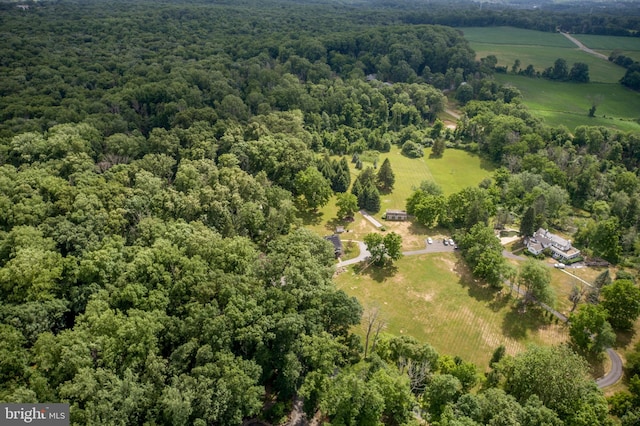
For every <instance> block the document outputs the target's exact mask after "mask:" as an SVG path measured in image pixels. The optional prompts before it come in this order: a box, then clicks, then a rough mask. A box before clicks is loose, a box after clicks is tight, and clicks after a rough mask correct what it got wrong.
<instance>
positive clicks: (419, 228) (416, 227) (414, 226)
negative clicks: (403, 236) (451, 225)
mask: <svg viewBox="0 0 640 426" xmlns="http://www.w3.org/2000/svg"><path fill="white" fill-rule="evenodd" d="M407 230H408V231H409V232H410V233H411V234H412V235H424V234H427V233H428V232H429V228H427V227H426V226H424V225H423V224H421V223H419V222H417V221H416V220H412V221H411V225H409V227H408V228H407Z"/></svg>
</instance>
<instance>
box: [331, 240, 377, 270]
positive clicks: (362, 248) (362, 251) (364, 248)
mask: <svg viewBox="0 0 640 426" xmlns="http://www.w3.org/2000/svg"><path fill="white" fill-rule="evenodd" d="M348 241H352V242H354V243H357V244H358V247H359V248H360V254H359V255H358V257H355V258H353V259H349V260H345V261H341V262H338V264H337V265H336V267H337V268H342V267H344V266H349V265H355V264H356V263H360V262H362V261H363V260H365V259H366V258H367V257H369V256H371V253H369V250H367V245H366V244H365V243H363V242H362V241H356V240H348Z"/></svg>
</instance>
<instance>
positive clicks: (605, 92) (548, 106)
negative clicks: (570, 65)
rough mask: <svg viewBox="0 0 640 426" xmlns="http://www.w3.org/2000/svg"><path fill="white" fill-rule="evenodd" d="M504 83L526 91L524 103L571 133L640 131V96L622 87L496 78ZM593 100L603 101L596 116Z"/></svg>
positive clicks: (521, 78) (546, 120)
mask: <svg viewBox="0 0 640 426" xmlns="http://www.w3.org/2000/svg"><path fill="white" fill-rule="evenodd" d="M496 80H497V81H498V82H500V83H502V84H507V83H508V84H511V85H513V86H515V87H517V88H518V89H519V90H520V92H522V96H523V100H524V103H525V104H526V105H527V107H528V108H529V109H530V110H531V112H532V113H534V114H535V115H537V116H539V117H541V118H543V119H544V120H545V122H546V123H547V124H549V125H552V126H559V125H564V126H567V128H569V130H573V129H575V127H577V126H580V125H589V126H605V127H609V128H613V129H618V130H622V131H640V124H638V122H636V121H635V120H637V119H638V111H640V95H639V94H638V93H636V92H634V91H632V90H629V89H626V88H625V87H623V86H621V85H619V84H596V83H589V84H576V83H560V82H554V81H549V80H544V79H537V78H528V77H524V76H518V75H508V74H507V75H504V74H498V75H496ZM592 99H600V102H599V104H598V106H597V110H596V116H595V117H593V118H590V117H589V116H588V111H589V108H590V107H591V102H592Z"/></svg>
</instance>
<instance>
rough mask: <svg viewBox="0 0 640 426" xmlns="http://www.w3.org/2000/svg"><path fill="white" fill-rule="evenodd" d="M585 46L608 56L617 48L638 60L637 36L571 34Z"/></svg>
mask: <svg viewBox="0 0 640 426" xmlns="http://www.w3.org/2000/svg"><path fill="white" fill-rule="evenodd" d="M572 36H573V37H574V38H577V39H578V40H580V42H582V43H583V44H584V45H585V46H588V47H589V48H591V49H593V50H596V51H598V52H600V53H602V54H605V55H607V56H609V55H610V54H611V52H613V51H614V50H617V51H619V52H621V53H622V54H623V55H625V56H628V57H630V58H633V59H634V60H636V61H640V39H638V38H637V37H616V36H601V35H591V34H572Z"/></svg>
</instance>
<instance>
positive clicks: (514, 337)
mask: <svg viewBox="0 0 640 426" xmlns="http://www.w3.org/2000/svg"><path fill="white" fill-rule="evenodd" d="M335 280H336V285H337V286H338V288H341V289H342V290H344V291H345V292H346V293H347V294H349V295H351V296H355V297H356V298H357V299H358V300H360V302H361V303H362V305H363V306H364V308H365V309H367V308H373V307H375V308H378V309H379V311H380V314H381V315H382V318H383V319H384V320H385V321H386V322H387V328H386V330H385V332H387V333H390V334H393V335H408V336H412V337H414V338H416V339H417V340H419V341H421V342H428V343H430V344H431V345H433V346H434V347H435V348H436V350H438V352H439V353H443V354H449V355H459V356H461V357H462V358H463V359H465V360H469V361H472V362H474V363H476V365H478V366H479V367H480V368H486V366H487V365H488V362H489V359H490V358H491V355H492V353H493V351H494V349H495V348H496V347H498V346H499V345H501V344H503V345H505V347H506V348H507V351H508V352H509V353H511V354H514V353H517V352H519V351H521V350H523V349H524V348H525V347H526V345H527V344H530V343H536V344H557V343H559V342H562V341H564V340H566V338H567V331H566V328H565V327H564V325H562V324H556V323H555V321H553V320H551V319H549V318H548V316H546V315H545V314H543V313H542V312H541V311H540V310H539V309H537V308H529V309H527V310H526V311H520V310H518V308H517V307H516V304H515V303H514V299H513V298H512V297H511V296H510V295H509V294H508V292H507V291H506V290H505V291H503V292H502V293H501V292H497V291H496V290H494V289H491V288H488V287H485V286H482V285H480V284H478V283H475V282H474V280H473V279H472V278H471V277H470V275H469V274H468V272H467V270H466V267H465V265H464V263H463V262H462V260H461V259H460V258H459V257H458V255H457V254H455V253H434V254H425V255H419V256H411V257H404V258H402V259H400V260H399V261H398V262H396V263H395V266H394V267H393V268H385V269H378V268H374V267H369V268H367V269H365V270H364V271H360V272H359V271H358V270H357V267H350V268H348V269H347V270H346V271H345V272H343V273H341V274H339V275H338V276H337V277H336V279H335ZM357 331H359V332H360V334H362V330H357Z"/></svg>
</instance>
